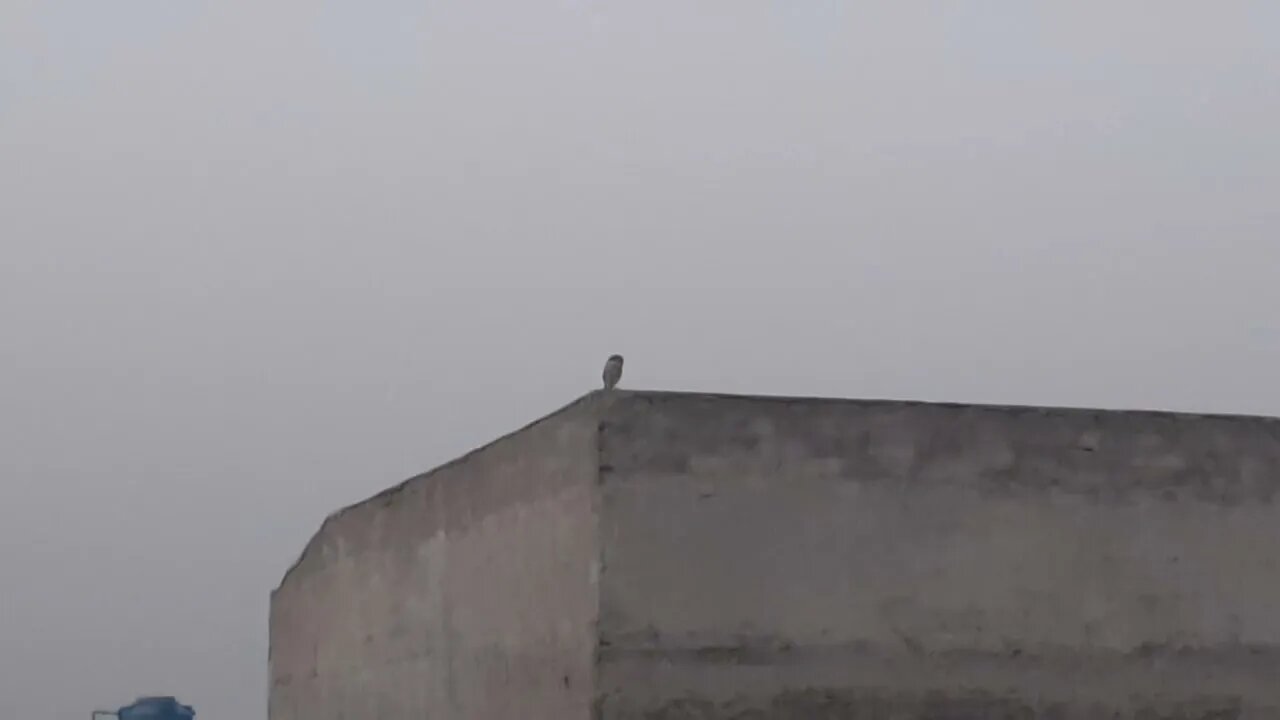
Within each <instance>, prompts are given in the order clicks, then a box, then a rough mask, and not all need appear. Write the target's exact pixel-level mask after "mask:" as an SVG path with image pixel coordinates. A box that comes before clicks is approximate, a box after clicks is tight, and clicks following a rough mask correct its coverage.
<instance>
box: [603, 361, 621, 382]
mask: <svg viewBox="0 0 1280 720" xmlns="http://www.w3.org/2000/svg"><path fill="white" fill-rule="evenodd" d="M621 379H622V356H621V355H610V356H609V359H608V360H607V361H606V362H605V364H604V389H605V390H612V389H613V388H614V386H616V385H617V384H618V381H619V380H621Z"/></svg>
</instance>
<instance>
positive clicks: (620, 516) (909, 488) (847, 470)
mask: <svg viewBox="0 0 1280 720" xmlns="http://www.w3.org/2000/svg"><path fill="white" fill-rule="evenodd" d="M600 447H601V465H602V475H601V477H602V481H603V484H602V500H601V508H602V510H601V529H600V532H601V537H603V538H605V542H604V543H603V545H602V553H603V572H602V575H601V587H600V592H601V601H600V643H601V653H600V669H599V677H600V685H599V688H598V694H599V701H598V707H599V710H600V713H601V717H603V718H610V719H614V718H642V717H643V718H867V717H871V718H925V717H928V718H981V717H1019V718H1024V717H1025V718H1031V717H1055V718H1074V717H1080V718H1086V717H1087V718H1094V717H1135V718H1137V717H1143V718H1145V717H1170V718H1174V717H1176V718H1195V717H1280V552H1278V550H1280V506H1277V505H1276V503H1275V502H1274V499H1275V496H1276V491H1277V489H1278V488H1280V472H1278V471H1280V424H1277V423H1276V422H1274V421H1270V420H1265V419H1256V418H1210V417H1196V416H1175V415H1168V414H1156V413H1106V412H1091V411H1070V410H1042V409H1018V408H977V407H952V406H937V405H918V404H916V405H911V404H900V403H859V402H831V401H802V400H782V399H759V398H756V399H750V398H726V397H699V396H688V395H665V394H647V395H629V396H625V397H620V398H619V399H618V400H617V401H616V402H615V403H614V404H613V406H612V409H611V410H610V411H609V412H608V413H607V421H606V422H605V424H604V425H603V427H602V431H601V437H600Z"/></svg>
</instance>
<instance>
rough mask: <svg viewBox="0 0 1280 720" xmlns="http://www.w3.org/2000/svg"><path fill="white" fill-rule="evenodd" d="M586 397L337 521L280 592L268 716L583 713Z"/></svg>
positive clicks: (590, 534)
mask: <svg viewBox="0 0 1280 720" xmlns="http://www.w3.org/2000/svg"><path fill="white" fill-rule="evenodd" d="M582 405H583V403H581V402H580V403H578V404H576V405H575V406H571V407H570V408H568V409H567V410H565V411H563V412H561V413H559V414H557V415H555V416H552V417H550V418H547V419H545V420H543V421H541V422H539V423H537V424H535V425H533V426H531V427H529V428H527V429H525V430H523V431H521V432H518V433H515V434H513V435H511V436H508V437H506V438H504V439H502V440H499V441H497V442H496V443H494V444H492V445H490V446H488V447H486V448H482V449H481V450H479V451H477V452H475V453H473V454H471V455H469V456H467V457H465V458H463V459H461V460H459V461H457V462H455V463H453V464H451V465H448V466H445V467H443V468H441V469H439V470H437V471H434V472H432V473H429V474H427V475H425V476H422V477H419V478H415V479H413V480H411V481H409V482H407V483H405V484H404V485H402V486H401V487H399V488H396V489H393V490H392V491H388V492H387V493H384V494H382V495H380V496H378V497H376V498H373V499H371V500H369V501H367V502H365V503H362V504H360V505H357V506H354V507H352V508H349V509H347V510H344V511H342V512H340V513H337V514H335V515H334V516H332V517H330V519H329V520H327V521H326V522H325V524H324V526H323V527H322V529H321V530H320V532H319V533H318V534H317V535H316V537H315V538H314V539H313V540H312V542H311V544H310V545H309V546H308V547H307V549H306V551H305V552H304V553H303V555H302V557H301V559H300V560H299V562H298V564H297V565H296V566H295V567H294V568H293V569H291V570H290V571H289V573H288V574H287V575H286V577H285V578H284V580H283V582H282V583H281V586H280V588H279V589H278V590H277V591H276V592H275V593H273V595H272V601H271V657H270V674H271V690H270V692H271V695H270V702H269V705H270V710H269V715H270V717H271V720H339V719H345V720H381V719H394V720H400V719H405V720H407V719H409V718H415V719H419V720H420V719H421V718H431V719H432V720H437V719H441V720H449V719H456V720H486V719H491V718H492V719H496V718H504V719H516V718H530V719H546V720H552V719H556V720H558V719H561V718H563V719H565V720H573V719H575V718H578V719H581V720H587V718H589V717H590V714H591V703H592V698H593V689H592V688H593V677H592V673H593V653H594V649H595V641H594V624H595V620H596V590H595V586H594V581H595V578H594V573H595V572H596V567H595V565H596V559H597V557H598V553H597V551H596V547H597V542H596V535H595V533H596V522H595V510H594V507H593V505H594V502H595V497H596V494H595V479H596V452H597V451H596V446H595V440H596V422H595V420H594V417H593V416H592V415H591V413H590V411H589V410H588V409H586V408H584V407H582Z"/></svg>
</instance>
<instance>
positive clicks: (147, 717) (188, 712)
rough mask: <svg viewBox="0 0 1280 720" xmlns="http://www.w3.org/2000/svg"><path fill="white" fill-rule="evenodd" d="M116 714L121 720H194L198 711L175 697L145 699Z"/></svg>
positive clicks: (123, 708)
mask: <svg viewBox="0 0 1280 720" xmlns="http://www.w3.org/2000/svg"><path fill="white" fill-rule="evenodd" d="M116 714H117V715H118V716H119V717H120V720H192V718H194V717H195V716H196V711H195V710H193V709H191V707H190V706H188V705H183V704H182V703H180V702H178V699H177V698H174V697H144V698H138V699H137V700H136V701H135V702H134V703H133V704H132V705H130V706H129V707H122V708H120V711H119V712H118V713H116Z"/></svg>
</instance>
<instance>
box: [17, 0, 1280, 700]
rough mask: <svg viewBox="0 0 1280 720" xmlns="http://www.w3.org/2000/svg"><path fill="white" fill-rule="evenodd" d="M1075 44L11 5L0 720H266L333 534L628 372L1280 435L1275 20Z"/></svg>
mask: <svg viewBox="0 0 1280 720" xmlns="http://www.w3.org/2000/svg"><path fill="white" fill-rule="evenodd" d="M962 6H963V7H962ZM1054 6H1055V7H1053V8H1045V7H1042V4H1034V5H1033V4H1031V3H1023V2H1012V1H1010V2H986V3H927V4H926V3H912V2H893V3H889V2H881V3H869V4H864V3H855V2H838V1H837V0H788V1H787V2H783V1H782V0H777V1H776V2H761V1H755V0H734V1H733V2H729V1H728V0H724V1H721V2H704V3H688V2H671V1H668V0H645V1H644V2H639V1H635V0H630V1H626V2H624V1H622V0H618V1H614V0H555V1H550V2H532V3H530V2H511V1H508V2H468V3H462V2H442V1H434V0H433V1H430V2H429V1H428V0H380V1H376V2H338V1H337V0H320V1H319V2H317V1H315V0H311V1H309V2H303V1H302V0H267V1H264V2H254V3H249V2H209V1H205V0H189V1H187V2H173V1H172V0H116V1H115V2H110V3H105V2H98V1H94V2H91V1H90V0H61V1H59V2H47V1H45V0H0V249H2V250H3V254H2V255H0V258H2V262H0V330H3V344H2V345H0V408H3V409H2V410H0V577H2V578H3V580H2V581H0V717H4V718H37V717H39V718H56V719H58V720H64V719H65V720H72V719H74V720H83V718H84V717H85V714H86V713H87V712H88V711H89V710H91V709H92V708H93V707H95V706H106V707H116V706H119V705H121V704H123V703H126V702H128V701H130V700H131V699H132V698H133V697H134V696H136V695H139V694H143V693H164V694H176V695H178V696H179V697H180V698H181V699H183V700H184V701H186V702H188V703H191V704H193V705H194V706H195V707H196V709H197V711H198V713H199V714H200V716H201V717H203V718H208V719H212V718H237V719H246V720H260V719H261V718H264V717H265V712H266V711H265V708H266V701H265V697H266V652H267V649H266V617H267V614H266V613H267V597H268V592H269V590H270V589H271V588H272V587H273V586H274V585H275V583H276V582H277V581H278V579H279V577H280V576H281V574H282V573H283V572H284V570H285V568H286V567H287V566H288V565H289V563H290V562H292V560H293V559H294V558H295V557H296V555H297V553H298V552H299V551H300V550H301V548H302V546H303V544H304V543H305V541H306V539H307V538H308V537H309V536H310V534H311V533H312V532H313V531H314V530H315V529H316V528H317V527H318V525H319V523H320V521H321V519H322V518H323V517H324V515H325V514H326V513H328V512H329V511H330V510H332V509H335V508H337V507H338V506H340V505H343V504H346V503H348V502H351V501H354V500H357V499H359V498H361V497H364V496H367V495H369V494H371V493H373V492H375V491H377V490H378V489H380V488H382V487H385V486H387V485H391V484H393V483H395V482H398V481H399V480H401V479H403V478H405V477H407V476H409V475H412V474H414V473H416V472H418V471H421V470H425V469H427V468H430V467H432V466H434V465H436V464H439V463H441V462H443V461H445V460H448V459H450V458H452V457H454V456H456V455H458V454H460V453H462V452H464V451H466V450H468V449H470V448H471V447H473V446H475V445H478V444H481V443H483V442H485V441H487V440H489V439H491V438H492V437H494V436H495V435H498V434H500V433H503V432H506V431H508V430H510V429H513V428H514V427H516V426H517V425H519V424H521V423H523V422H525V421H527V420H530V419H533V418H534V417H536V416H539V415H541V414H543V413H545V412H547V411H550V410H552V409H554V408H556V407H559V406H560V405H562V404H563V403H565V402H567V401H568V400H570V399H571V398H573V397H574V396H576V395H578V394H580V393H582V392H585V391H587V390H590V389H592V388H593V387H595V386H596V384H597V383H598V382H599V370H600V366H601V364H602V362H603V360H604V358H605V356H606V355H608V354H609V353H610V352H621V353H624V354H626V356H627V360H628V365H627V373H626V376H625V377H624V379H623V383H624V385H628V386H631V387H647V388H664V389H698V390H714V391H726V392H751V393H779V394H815V395H836V396H876V397H895V398H912V399H933V400H955V401H982V402H1015V403H1037V404H1039V403H1045V404H1063V405H1088V406H1105V407H1151V408H1168V409H1187V410H1201V411H1229V412H1245V413H1262V414H1280V384H1277V382H1276V381H1275V373H1276V368H1277V367H1278V366H1280V322H1277V320H1276V317H1277V310H1276V308H1277V307H1278V306H1280V290H1277V287H1278V285H1277V278H1280V269H1278V268H1277V263H1278V262H1280V209H1278V208H1280V202H1278V201H1277V198H1280V133H1277V132H1276V128H1278V127H1280V3H1276V2H1274V1H1273V0H1257V1H1256V2H1233V1H1231V0H1224V1H1223V2H1214V3H1203V2H1191V0H1187V1H1186V2H1168V3H1112V2H1100V1H1099V2H1058V3H1054ZM890 8H891V9H890ZM927 8H932V9H927Z"/></svg>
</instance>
